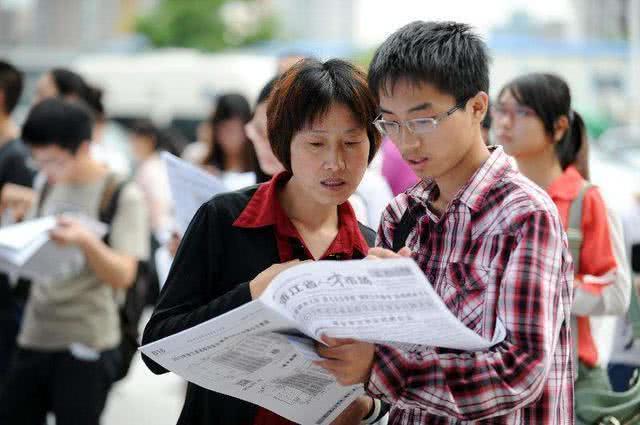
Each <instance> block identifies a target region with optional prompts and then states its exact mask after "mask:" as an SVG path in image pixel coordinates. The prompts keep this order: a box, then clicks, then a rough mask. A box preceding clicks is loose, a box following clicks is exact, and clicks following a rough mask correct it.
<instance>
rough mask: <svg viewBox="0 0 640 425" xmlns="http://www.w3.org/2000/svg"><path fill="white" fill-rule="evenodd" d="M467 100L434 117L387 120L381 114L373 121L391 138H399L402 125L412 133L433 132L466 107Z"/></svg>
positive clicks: (379, 129) (383, 133) (382, 132)
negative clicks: (441, 123)
mask: <svg viewBox="0 0 640 425" xmlns="http://www.w3.org/2000/svg"><path fill="white" fill-rule="evenodd" d="M466 103H467V101H466V100H465V101H463V102H460V103H458V104H457V105H455V106H453V107H452V108H451V109H449V110H448V111H446V112H442V113H440V114H437V115H435V116H433V117H429V118H416V119H413V120H407V121H386V120H383V119H381V118H380V117H381V116H382V115H380V116H378V118H377V119H376V120H375V121H374V122H373V124H374V125H375V126H376V128H377V129H378V131H379V132H380V133H381V134H382V135H383V136H387V137H389V138H390V139H397V138H398V137H399V136H400V130H401V127H400V126H401V125H403V126H404V127H406V128H407V130H409V131H410V132H411V133H412V134H424V133H431V132H432V131H434V130H435V129H436V128H438V125H439V124H440V122H442V121H443V120H444V119H446V118H447V117H449V116H451V114H453V113H454V112H455V111H457V110H458V109H464V106H465V104H466Z"/></svg>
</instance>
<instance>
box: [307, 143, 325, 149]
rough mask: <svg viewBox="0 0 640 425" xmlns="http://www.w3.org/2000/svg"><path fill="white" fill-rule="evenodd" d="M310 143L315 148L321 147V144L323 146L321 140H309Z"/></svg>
mask: <svg viewBox="0 0 640 425" xmlns="http://www.w3.org/2000/svg"><path fill="white" fill-rule="evenodd" d="M309 144H310V145H311V146H313V147H314V148H319V147H320V146H322V143H321V142H309Z"/></svg>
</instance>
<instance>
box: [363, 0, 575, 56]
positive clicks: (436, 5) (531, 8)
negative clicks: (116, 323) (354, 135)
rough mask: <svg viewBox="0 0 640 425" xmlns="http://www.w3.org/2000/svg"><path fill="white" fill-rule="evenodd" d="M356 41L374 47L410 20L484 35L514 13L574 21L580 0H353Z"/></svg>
mask: <svg viewBox="0 0 640 425" xmlns="http://www.w3.org/2000/svg"><path fill="white" fill-rule="evenodd" d="M354 1H355V2H356V10H355V15H356V16H357V19H358V22H356V23H355V36H356V40H357V41H358V42H360V43H362V44H365V45H371V44H378V43H380V42H381V41H382V40H384V39H385V38H386V36H388V35H389V34H390V33H392V32H393V31H394V30H396V29H398V28H399V27H401V26H402V25H404V24H406V23H409V22H411V21H414V20H456V21H461V22H466V23H468V24H471V25H473V26H474V27H475V28H476V29H477V31H478V32H480V33H481V34H484V35H486V34H487V33H488V31H489V29H490V28H491V27H493V26H495V25H496V24H500V23H503V22H505V21H506V20H507V19H508V18H509V17H510V16H511V14H512V13H513V12H514V11H516V10H526V11H527V12H528V13H529V14H531V15H533V16H534V17H536V18H538V19H540V20H562V21H566V22H569V23H570V24H571V23H572V22H571V19H574V18H573V17H574V15H575V12H574V10H573V5H574V2H576V1H580V0H537V1H531V0H482V1H475V0H392V1H389V0H354Z"/></svg>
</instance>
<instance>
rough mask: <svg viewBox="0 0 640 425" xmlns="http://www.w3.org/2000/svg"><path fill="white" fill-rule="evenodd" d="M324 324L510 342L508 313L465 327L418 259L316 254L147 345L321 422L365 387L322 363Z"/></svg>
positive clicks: (201, 376)
mask: <svg viewBox="0 0 640 425" xmlns="http://www.w3.org/2000/svg"><path fill="white" fill-rule="evenodd" d="M324 334H326V335H328V336H332V337H342V338H355V339H357V340H361V341H370V342H377V343H383V344H391V345H396V346H398V347H400V348H403V349H410V348H411V347H413V345H414V344H415V345H426V346H435V347H445V348H452V349H459V350H468V351H474V350H482V349H486V348H488V347H490V346H492V345H495V344H497V343H499V342H501V341H502V340H503V339H504V337H505V329H504V327H503V326H502V325H501V324H500V323H499V325H498V327H497V328H496V330H495V332H494V337H493V339H492V340H491V341H488V340H486V339H484V338H482V337H480V336H479V335H478V334H476V333H475V332H473V331H471V330H470V329H468V328H467V327H465V326H464V324H462V323H461V322H460V321H459V320H458V319H457V318H456V317H455V316H454V315H453V314H452V313H451V312H450V311H449V310H448V309H447V307H446V306H445V305H444V303H443V302H442V300H441V299H440V297H439V296H438V295H437V294H436V292H435V291H434V290H433V288H432V287H431V284H430V283H429V282H428V281H427V279H426V277H425V276H424V274H423V273H422V272H421V271H420V269H419V268H418V266H417V265H416V264H415V262H413V260H411V259H406V258H403V259H390V260H360V261H317V262H309V263H303V264H301V265H299V266H296V267H292V268H290V269H287V270H285V271H284V272H283V273H281V274H280V275H278V276H277V278H276V279H274V280H273V282H271V284H270V285H269V287H268V288H267V289H266V290H265V292H264V293H263V294H262V296H260V298H258V299H257V300H254V301H251V302H250V303H247V304H245V305H243V306H241V307H239V308H237V309H234V310H232V311H230V312H228V313H226V314H223V315H221V316H219V317H216V318H214V319H212V320H209V321H207V322H205V323H202V324H200V325H198V326H195V327H193V328H191V329H188V330H186V331H183V332H181V333H178V334H176V335H173V336H170V337H167V338H164V339H162V340H159V341H156V342H154V343H151V344H148V345H145V346H143V347H141V348H140V350H141V351H142V352H143V353H145V354H146V355H147V356H149V357H150V358H151V359H153V360H154V361H156V362H157V363H159V364H160V365H162V366H163V367H165V368H166V369H168V370H170V371H173V372H175V373H177V374H178V375H180V376H182V377H183V378H185V379H187V380H188V381H190V382H193V383H195V384H197V385H199V386H201V387H204V388H207V389H209V390H212V391H217V392H220V393H224V394H227V395H230V396H233V397H237V398H240V399H243V400H246V401H249V402H251V403H254V404H257V405H260V406H262V407H264V408H266V409H269V410H271V411H273V412H275V413H277V414H279V415H281V416H284V417H285V418H287V419H290V420H292V421H294V422H297V423H302V424H317V425H321V424H328V423H330V422H331V421H332V420H334V419H335V418H336V417H337V416H338V415H339V414H340V413H341V412H342V411H343V410H344V409H345V408H346V407H347V406H348V405H349V404H350V403H351V402H352V401H353V400H354V399H355V398H356V397H357V396H358V395H360V394H362V393H363V389H362V386H351V387H342V386H340V385H339V384H338V383H337V382H336V381H335V379H334V378H333V377H332V376H331V375H330V374H328V373H327V372H325V371H324V370H323V369H322V368H319V367H318V366H315V365H314V364H313V362H312V359H313V354H312V353H309V351H312V346H311V344H308V343H305V339H306V341H309V340H316V341H319V340H320V338H321V336H322V335H324ZM301 336H302V338H301ZM305 347H306V349H305ZM309 347H311V349H309Z"/></svg>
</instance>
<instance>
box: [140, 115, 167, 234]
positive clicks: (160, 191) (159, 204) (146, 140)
mask: <svg viewBox="0 0 640 425" xmlns="http://www.w3.org/2000/svg"><path fill="white" fill-rule="evenodd" d="M130 142H131V148H132V151H133V156H134V158H135V161H136V169H135V173H134V177H133V178H134V181H135V182H136V183H137V184H138V187H140V189H141V190H142V193H143V194H144V197H145V200H146V202H147V206H148V209H149V221H150V223H151V230H152V232H153V234H154V236H155V238H156V239H157V240H159V241H163V242H164V241H166V240H167V238H168V234H169V233H170V231H171V226H172V225H173V218H172V209H173V206H172V203H171V193H170V191H169V179H168V176H167V169H166V167H165V164H164V162H163V161H162V159H161V158H160V152H162V151H167V152H169V153H172V154H174V155H175V154H176V149H175V148H174V147H173V146H171V144H170V141H169V140H168V137H167V136H166V135H163V134H162V133H161V132H160V130H158V129H157V128H156V126H154V125H153V123H152V122H151V121H149V120H144V121H138V122H136V123H135V124H134V125H133V126H132V128H131V136H130Z"/></svg>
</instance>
